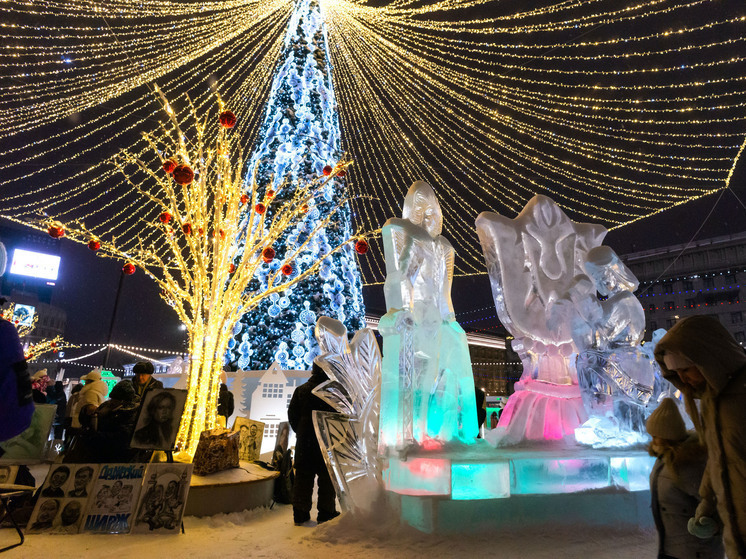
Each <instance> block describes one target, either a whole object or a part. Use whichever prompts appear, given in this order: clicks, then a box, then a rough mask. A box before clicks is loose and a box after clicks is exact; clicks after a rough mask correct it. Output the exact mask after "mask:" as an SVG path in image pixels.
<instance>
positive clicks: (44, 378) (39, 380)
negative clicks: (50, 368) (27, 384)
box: [31, 369, 52, 404]
mask: <svg viewBox="0 0 746 559" xmlns="http://www.w3.org/2000/svg"><path fill="white" fill-rule="evenodd" d="M51 383H52V379H50V378H49V375H48V374H47V370H46V369H41V370H39V371H36V372H35V373H34V376H32V377H31V387H32V388H33V398H34V402H35V403H37V404H46V403H47V386H49V385H50V384H51Z"/></svg>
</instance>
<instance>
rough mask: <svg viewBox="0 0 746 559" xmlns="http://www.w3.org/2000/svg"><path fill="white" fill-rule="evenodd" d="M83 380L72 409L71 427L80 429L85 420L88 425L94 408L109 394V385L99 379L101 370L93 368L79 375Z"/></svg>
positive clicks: (94, 410)
mask: <svg viewBox="0 0 746 559" xmlns="http://www.w3.org/2000/svg"><path fill="white" fill-rule="evenodd" d="M80 380H82V381H84V382H85V386H83V389H82V390H81V391H80V396H78V401H77V403H76V405H75V409H74V410H73V428H75V429H80V428H81V427H82V426H83V422H85V423H86V424H87V425H86V427H87V426H89V425H90V421H91V418H92V417H93V414H94V413H95V412H96V409H97V408H98V407H99V406H100V405H101V404H103V403H104V400H106V396H107V395H108V394H109V386H108V385H107V384H106V383H105V382H104V381H103V380H101V371H100V370H99V369H93V370H92V371H91V372H90V373H88V374H87V375H83V376H82V377H80Z"/></svg>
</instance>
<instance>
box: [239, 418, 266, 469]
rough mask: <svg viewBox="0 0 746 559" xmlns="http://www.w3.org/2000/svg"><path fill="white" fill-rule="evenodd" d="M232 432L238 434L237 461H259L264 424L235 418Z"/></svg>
mask: <svg viewBox="0 0 746 559" xmlns="http://www.w3.org/2000/svg"><path fill="white" fill-rule="evenodd" d="M233 432H234V433H236V432H237V433H238V434H239V440H238V459H239V460H243V461H244V462H253V461H254V460H259V454H260V453H261V451H262V440H263V437H264V423H262V422H261V421H254V420H253V419H248V418H246V417H237V418H236V420H235V421H234V422H233Z"/></svg>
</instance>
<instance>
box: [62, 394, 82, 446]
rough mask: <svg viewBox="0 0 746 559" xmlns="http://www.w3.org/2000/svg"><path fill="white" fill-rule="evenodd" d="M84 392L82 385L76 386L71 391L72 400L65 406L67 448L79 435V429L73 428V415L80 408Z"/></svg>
mask: <svg viewBox="0 0 746 559" xmlns="http://www.w3.org/2000/svg"><path fill="white" fill-rule="evenodd" d="M81 390H83V385H82V384H76V385H75V386H73V388H72V390H71V391H70V398H69V399H68V400H67V406H65V446H66V447H67V446H68V445H69V444H70V441H71V439H72V438H73V437H74V436H75V435H76V434H77V432H78V429H76V428H74V427H73V414H74V413H75V409H76V408H77V407H78V400H79V399H80V391H81Z"/></svg>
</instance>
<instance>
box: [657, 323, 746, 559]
mask: <svg viewBox="0 0 746 559" xmlns="http://www.w3.org/2000/svg"><path fill="white" fill-rule="evenodd" d="M655 359H656V361H657V362H658V364H659V365H660V367H661V370H662V371H663V376H664V377H665V378H666V379H667V380H668V381H670V382H671V383H672V384H673V385H674V386H676V388H678V389H679V390H681V391H682V392H683V394H684V398H685V401H686V404H687V412H688V413H689V415H690V417H691V418H692V421H693V422H694V426H695V427H696V429H697V432H698V433H699V436H700V438H701V439H702V441H703V442H704V444H705V446H706V447H707V468H706V470H705V474H704V477H703V478H702V485H700V488H699V495H700V497H701V498H702V502H701V503H700V504H699V506H698V507H697V513H696V515H695V520H694V521H693V522H692V525H690V529H691V530H692V531H693V532H695V533H703V534H705V535H706V533H707V530H706V526H703V520H704V519H714V518H717V517H718V516H719V517H720V520H721V521H722V523H723V539H724V541H725V550H726V552H727V554H728V557H729V558H731V559H736V558H737V557H746V354H745V353H744V350H743V347H742V346H741V345H740V344H739V343H738V342H736V340H735V339H734V338H733V336H732V335H731V334H730V332H728V330H727V329H726V328H725V327H724V326H723V325H722V324H720V321H719V320H718V319H717V318H715V317H712V316H706V315H696V316H689V317H686V318H683V319H681V320H680V321H678V322H677V323H676V324H675V325H674V326H673V327H672V328H671V329H670V330H669V331H668V333H667V334H666V335H665V336H663V338H662V339H661V340H660V341H659V342H658V344H657V345H656V346H655ZM695 400H699V404H700V405H699V407H698V406H697V405H696V403H695Z"/></svg>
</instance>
